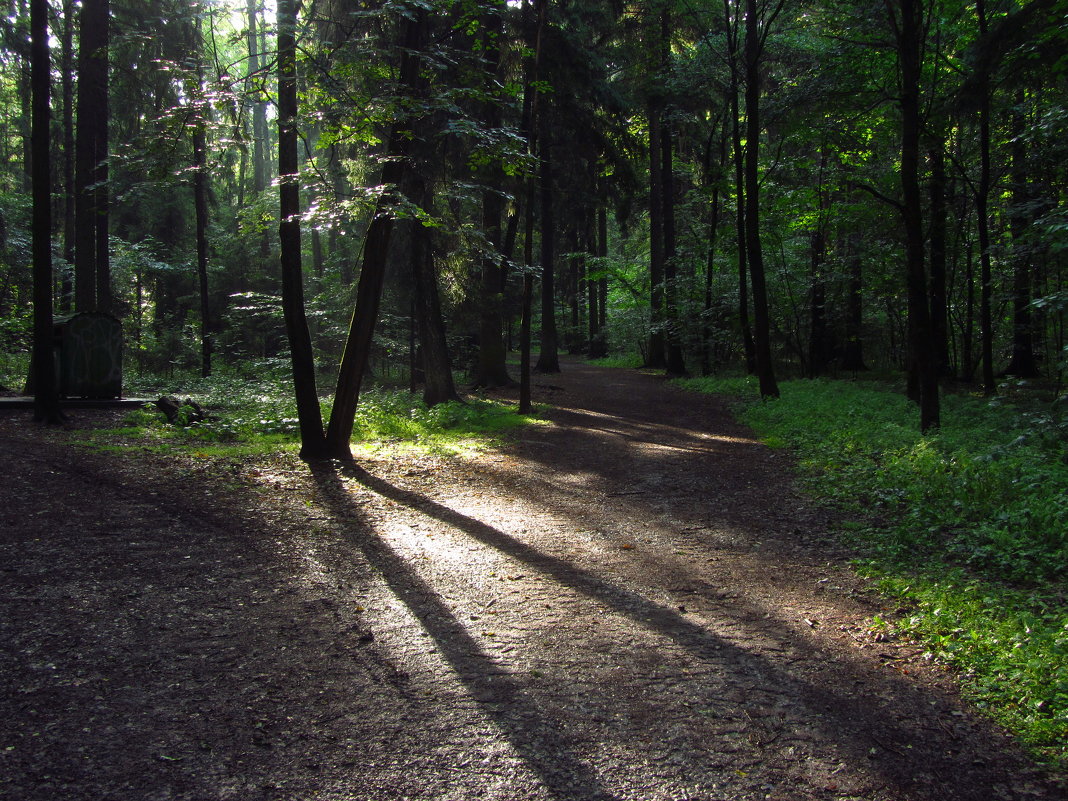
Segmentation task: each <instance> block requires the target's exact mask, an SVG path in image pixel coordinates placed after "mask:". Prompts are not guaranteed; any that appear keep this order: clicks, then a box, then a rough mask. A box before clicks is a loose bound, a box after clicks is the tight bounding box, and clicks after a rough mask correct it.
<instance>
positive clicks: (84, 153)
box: [74, 0, 111, 311]
mask: <svg viewBox="0 0 1068 801" xmlns="http://www.w3.org/2000/svg"><path fill="white" fill-rule="evenodd" d="M109 31H110V0H83V2H82V11H81V41H80V44H79V48H78V125H77V134H76V138H75V143H74V147H75V207H74V224H75V232H74V238H75V248H74V293H75V294H74V302H75V308H76V309H77V310H78V311H110V310H111V269H110V258H109V249H108V247H109V243H108V234H109V230H108V162H107V158H108V120H109V108H110V106H109V102H108V44H109V38H110V35H109Z"/></svg>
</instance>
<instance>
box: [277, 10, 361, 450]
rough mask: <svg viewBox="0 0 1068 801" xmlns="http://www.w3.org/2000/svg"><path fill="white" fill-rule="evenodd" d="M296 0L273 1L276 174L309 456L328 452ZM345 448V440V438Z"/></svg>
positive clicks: (285, 295)
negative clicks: (310, 268)
mask: <svg viewBox="0 0 1068 801" xmlns="http://www.w3.org/2000/svg"><path fill="white" fill-rule="evenodd" d="M296 29H297V8H296V0H279V3H278V175H279V177H280V179H281V180H280V181H279V190H278V191H279V203H280V207H279V208H280V222H279V225H278V240H279V245H280V250H281V259H280V260H281V269H282V308H283V313H284V316H285V323H286V335H287V336H288V338H289V348H290V355H291V359H292V363H293V389H294V392H295V394H296V399H297V417H298V420H299V421H300V441H301V449H300V454H301V457H302V458H305V459H313V458H320V457H323V456H326V455H328V453H329V452H328V450H327V444H326V439H325V437H324V433H323V418H322V412H321V411H320V409H319V395H318V393H317V392H316V389H315V357H314V356H313V354H312V345H311V336H310V335H309V333H308V321H307V317H306V315H305V310H304V278H303V272H302V270H301V255H300V166H299V162H298V157H297V63H296V49H297V48H296ZM345 453H346V454H347V453H348V442H347V441H346V443H345Z"/></svg>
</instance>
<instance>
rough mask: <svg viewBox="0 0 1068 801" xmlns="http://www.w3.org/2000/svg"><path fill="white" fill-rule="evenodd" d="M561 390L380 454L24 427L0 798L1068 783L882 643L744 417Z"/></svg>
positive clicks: (502, 796)
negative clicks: (180, 443)
mask: <svg viewBox="0 0 1068 801" xmlns="http://www.w3.org/2000/svg"><path fill="white" fill-rule="evenodd" d="M537 384H538V385H539V389H538V392H539V393H540V394H541V395H542V396H543V399H546V400H551V402H552V403H553V404H554V409H553V411H552V412H551V413H550V415H549V416H550V417H551V420H552V423H553V425H551V426H532V427H529V428H527V429H525V430H523V431H522V432H520V434H519V435H518V436H517V437H516V439H515V441H513V442H511V443H510V444H508V445H505V446H503V447H501V448H499V449H495V450H490V451H487V452H484V453H481V454H477V455H474V456H467V457H462V458H451V459H442V458H435V457H397V456H391V457H388V458H386V457H383V458H381V459H370V460H361V461H359V462H358V466H357V467H355V468H339V467H338V466H337V465H319V466H316V467H315V468H314V469H312V470H309V469H308V468H307V467H306V466H305V465H303V464H301V463H299V462H297V461H296V460H295V459H291V458H280V459H277V460H271V461H259V462H255V463H243V462H239V461H236V460H235V461H231V462H227V463H210V462H208V461H207V460H197V459H186V460H174V459H168V460H164V459H162V458H158V457H142V458H139V459H136V460H124V459H121V458H119V457H116V456H114V455H108V454H98V453H89V452H86V451H83V450H79V449H75V448H73V447H71V446H70V445H69V444H68V443H67V440H69V439H71V437H72V435H71V434H69V433H67V432H46V433H45V434H44V436H43V437H41V436H40V434H41V432H40V430H39V429H35V428H33V427H32V426H31V425H29V424H27V423H26V422H25V421H24V420H21V421H15V420H13V419H12V418H10V417H5V418H0V469H2V470H3V471H4V473H5V475H6V476H7V477H8V479H7V480H8V484H9V489H10V495H9V502H8V503H7V504H6V505H5V507H4V508H3V509H0V531H2V532H3V533H2V534H0V560H2V566H3V572H2V574H0V581H2V586H3V591H2V596H0V600H2V603H3V608H2V613H3V614H2V618H0V642H2V644H3V650H2V653H0V689H2V693H0V715H2V720H3V721H4V722H3V723H2V724H0V736H2V742H0V798H4V799H20V800H22V801H44V799H54V798H64V799H87V800H88V799H105V798H106V799H122V800H125V799H189V800H190V801H192V800H193V799H197V800H198V801H199V800H200V799H240V800H241V801H253V799H292V800H293V801H297V800H298V799H299V800H300V801H305V800H306V799H317V800H319V799H321V800H322V801H327V800H329V801H335V800H337V801H340V799H361V800H366V801H394V800H396V799H455V800H456V801H465V800H466V799H475V798H482V799H499V800H500V801H510V800H512V799H515V800H516V801H519V800H520V799H522V800H526V799H531V800H533V799H546V800H556V801H566V800H570V799H574V800H575V801H580V800H581V801H585V800H586V799H605V800H606V801H609V800H613V799H614V800H618V801H667V800H668V799H693V800H694V801H705V800H708V801H712V800H715V801H749V800H750V799H779V800H781V801H787V800H790V801H795V800H796V801H801V800H804V799H838V800H839V801H845V799H856V800H857V801H860V800H861V799H863V801H906V800H907V801H947V800H948V799H975V801H980V800H982V801H987V800H988V799H1025V798H1026V799H1029V798H1049V799H1053V798H1060V797H1063V794H1062V793H1061V792H1060V791H1059V789H1058V788H1057V786H1056V785H1055V784H1053V783H1052V782H1051V781H1049V780H1048V779H1044V778H1043V777H1042V775H1041V773H1039V772H1038V771H1036V770H1034V769H1033V768H1032V767H1030V766H1029V764H1028V762H1027V760H1026V759H1025V758H1024V757H1023V756H1022V755H1021V753H1020V751H1019V750H1018V749H1017V748H1016V747H1015V746H1014V745H1013V744H1012V741H1011V740H1010V739H1008V738H1006V737H1005V735H1004V734H1001V733H1000V732H998V731H997V730H996V728H995V727H994V726H992V725H991V724H989V723H988V722H986V721H985V720H984V719H983V718H981V717H980V716H978V715H977V714H975V713H973V712H972V711H970V710H968V709H967V708H965V707H964V706H962V705H961V703H960V701H959V700H958V699H957V697H956V695H955V693H954V691H953V689H952V684H951V682H950V679H949V677H948V676H947V675H946V674H944V673H943V672H941V671H940V670H939V669H937V667H936V666H933V665H931V664H929V663H928V662H926V661H924V660H923V658H922V656H921V655H920V654H919V653H918V652H917V650H916V649H915V648H913V647H911V646H910V645H909V644H908V643H897V642H880V641H878V639H879V638H878V637H876V636H875V635H874V634H873V633H872V632H871V631H870V630H869V620H870V618H871V615H873V614H875V613H877V612H878V611H879V609H878V607H877V606H875V602H874V601H873V600H872V597H871V596H870V594H869V593H868V592H867V591H866V589H865V587H864V584H863V582H861V581H860V580H858V579H857V578H856V577H854V576H853V575H852V573H851V572H850V570H849V569H848V567H847V566H846V555H845V554H844V553H843V552H842V551H841V550H840V549H839V548H838V547H837V546H835V545H834V543H833V540H832V539H831V538H830V536H829V535H828V534H827V531H826V528H827V525H828V514H827V513H826V512H824V511H821V510H819V509H816V508H814V507H813V506H812V505H811V504H810V503H808V502H807V501H806V500H805V499H803V498H802V497H800V496H799V495H798V494H797V493H796V492H795V491H794V489H793V488H792V486H791V481H790V475H789V462H788V459H787V457H786V456H784V455H783V454H781V453H778V452H775V451H772V450H770V449H768V448H766V447H764V446H762V445H760V444H759V443H758V442H756V441H754V440H753V439H752V438H751V434H750V433H749V432H747V431H746V430H745V429H744V428H743V427H741V426H739V425H737V424H736V423H734V422H733V421H732V420H731V418H730V415H729V414H728V411H727V409H726V407H725V405H724V404H723V402H722V401H720V400H718V399H716V398H711V397H705V396H699V395H694V394H688V393H684V392H683V391H681V390H679V389H677V388H675V387H673V386H671V385H669V384H667V383H666V382H665V381H664V380H663V379H661V378H658V377H655V376H651V375H644V374H641V373H637V372H631V371H619V370H605V369H598V368H593V367H589V366H585V365H581V364H579V363H577V362H576V363H566V364H565V372H564V373H562V374H560V375H558V376H557V375H554V376H542V377H539V378H538V379H537ZM44 493H47V494H48V496H49V497H50V498H51V499H52V502H51V503H48V505H44V504H45V503H46V501H45V498H44V497H43V494H44Z"/></svg>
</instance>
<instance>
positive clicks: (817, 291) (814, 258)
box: [808, 214, 832, 378]
mask: <svg viewBox="0 0 1068 801" xmlns="http://www.w3.org/2000/svg"><path fill="white" fill-rule="evenodd" d="M820 216H821V218H822V214H821V215H820ZM809 259H810V264H811V276H812V289H811V294H810V297H809V338H808V377H809V378H818V377H819V376H821V375H823V374H824V373H825V372H826V371H827V367H828V365H829V364H830V361H831V351H832V347H831V342H830V331H829V330H828V327H827V278H826V276H825V275H824V270H825V268H826V261H827V241H826V238H825V237H824V234H823V229H822V227H820V228H817V229H816V230H815V231H813V232H812V234H811V238H810V240H809Z"/></svg>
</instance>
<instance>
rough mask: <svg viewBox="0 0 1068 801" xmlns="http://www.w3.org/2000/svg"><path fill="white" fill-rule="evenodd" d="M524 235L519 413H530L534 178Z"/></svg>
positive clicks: (529, 195)
mask: <svg viewBox="0 0 1068 801" xmlns="http://www.w3.org/2000/svg"><path fill="white" fill-rule="evenodd" d="M527 181H528V189H527V203H526V209H525V211H524V217H525V222H524V236H523V317H522V320H521V321H520V323H519V413H520V414H530V413H531V412H532V411H533V405H532V404H531V402H530V329H531V317H532V316H533V313H534V310H533V305H534V189H535V187H534V179H533V178H528V179H527Z"/></svg>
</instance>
